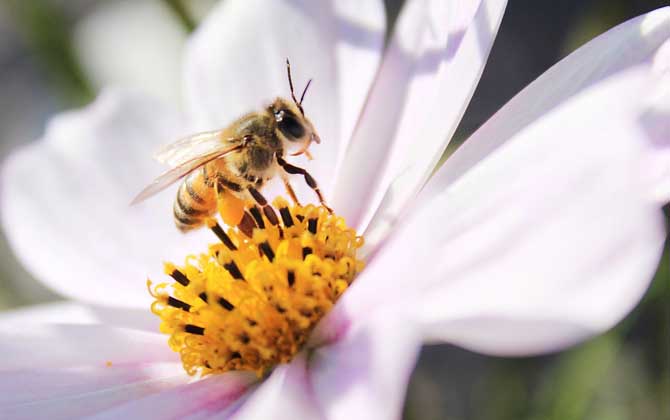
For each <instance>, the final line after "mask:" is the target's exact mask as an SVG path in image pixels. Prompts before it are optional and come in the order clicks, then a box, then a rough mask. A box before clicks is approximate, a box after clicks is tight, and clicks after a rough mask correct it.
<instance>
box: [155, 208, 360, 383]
mask: <svg viewBox="0 0 670 420" xmlns="http://www.w3.org/2000/svg"><path fill="white" fill-rule="evenodd" d="M273 205H274V207H275V208H276V209H277V210H278V212H279V215H280V216H281V217H274V218H272V217H271V219H274V220H273V221H274V223H275V224H273V223H272V222H271V219H268V218H267V217H265V216H264V215H263V214H262V212H261V211H259V209H258V208H257V207H254V206H247V208H248V209H247V211H248V212H249V214H251V215H252V216H253V219H254V224H255V228H254V229H253V234H252V235H251V237H248V236H246V235H245V234H244V233H242V232H241V231H240V230H239V229H238V228H228V229H227V230H226V231H224V230H223V229H222V228H221V227H220V226H219V225H218V223H216V221H214V220H212V221H211V222H210V227H211V228H212V230H213V231H214V233H216V235H217V236H218V237H219V239H220V240H221V242H219V243H216V244H212V245H210V246H209V250H208V252H207V253H203V254H200V255H189V256H188V257H187V258H186V261H185V263H184V265H183V266H179V267H178V266H175V265H174V264H171V263H166V264H165V272H166V273H167V274H168V275H169V276H171V277H172V278H173V279H174V280H175V281H174V282H170V283H160V284H157V285H152V283H151V281H150V280H149V281H148V282H147V283H148V287H149V291H150V293H151V295H152V296H153V297H154V298H155V302H154V303H153V304H152V305H151V311H152V312H153V313H154V314H156V315H158V316H159V317H160V318H161V321H162V322H161V326H160V330H161V332H163V333H165V334H169V335H170V339H169V341H168V343H169V345H170V347H171V348H172V350H174V351H176V352H179V354H180V355H181V360H182V363H183V364H184V369H185V370H186V372H188V374H190V375H194V374H198V373H199V374H201V375H207V374H212V373H221V372H226V371H229V370H248V371H254V372H256V373H257V374H258V375H263V374H265V373H266V372H268V371H269V370H271V369H272V368H273V367H274V366H276V365H277V364H279V363H287V362H289V361H290V360H291V359H292V358H293V357H294V356H295V355H296V353H298V351H300V349H301V347H302V346H303V344H304V343H305V342H306V340H307V338H308V337H309V334H310V332H311V331H312V329H313V328H314V327H315V325H316V324H317V322H319V320H320V319H321V318H322V317H323V316H324V315H325V314H326V313H327V312H328V311H329V310H330V309H331V307H332V306H333V305H334V303H335V302H336V301H337V299H338V298H339V297H340V296H341V295H342V293H343V292H344V291H345V290H346V289H347V287H348V286H349V285H350V284H351V282H352V281H353V279H354V277H355V276H356V274H357V273H359V272H360V271H361V270H362V268H363V262H362V261H361V260H358V259H357V258H356V251H357V249H358V248H360V247H361V246H362V245H363V238H362V237H360V236H357V234H356V231H355V230H353V229H351V228H349V227H347V225H346V224H345V222H344V219H342V218H341V217H338V216H336V215H331V214H329V213H328V212H327V211H326V210H325V209H324V208H323V207H315V206H312V205H308V206H305V207H299V206H293V207H289V205H288V203H287V202H286V200H284V199H283V198H277V199H276V200H275V201H274V203H273ZM266 210H269V208H268V209H266Z"/></svg>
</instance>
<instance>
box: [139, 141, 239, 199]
mask: <svg viewBox="0 0 670 420" xmlns="http://www.w3.org/2000/svg"><path fill="white" fill-rule="evenodd" d="M242 147H244V146H243V145H242V144H238V145H236V146H225V145H223V144H221V143H220V144H219V149H218V150H215V151H213V152H210V153H208V154H205V155H199V156H195V157H193V158H191V159H190V160H185V161H183V162H182V163H180V164H179V166H175V167H174V168H172V169H170V170H168V171H166V172H164V173H162V174H161V175H160V176H159V177H158V178H156V179H154V180H153V182H152V183H151V184H149V185H147V187H146V188H145V189H143V190H142V191H140V193H139V194H137V197H135V198H134V199H133V201H131V202H130V205H131V206H132V205H134V204H137V203H139V202H141V201H144V200H146V199H147V198H149V197H151V196H152V195H155V194H158V193H159V192H161V191H163V190H164V189H166V188H167V187H169V186H170V185H172V184H174V183H175V182H177V181H178V180H180V179H181V178H183V177H185V176H186V175H188V174H190V173H191V172H193V171H194V170H196V169H198V168H199V167H201V166H202V165H205V164H207V163H209V162H211V161H213V160H214V159H218V158H221V157H223V156H225V155H227V154H229V153H232V152H235V151H237V150H240V149H242Z"/></svg>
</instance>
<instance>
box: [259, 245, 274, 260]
mask: <svg viewBox="0 0 670 420" xmlns="http://www.w3.org/2000/svg"><path fill="white" fill-rule="evenodd" d="M258 248H259V249H260V250H261V251H262V252H263V254H264V255H265V256H266V257H268V260H270V262H272V261H274V259H275V253H274V251H273V250H272V247H271V246H270V243H269V242H268V241H264V242H262V243H261V244H259V245H258Z"/></svg>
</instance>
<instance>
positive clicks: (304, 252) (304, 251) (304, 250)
mask: <svg viewBox="0 0 670 420" xmlns="http://www.w3.org/2000/svg"><path fill="white" fill-rule="evenodd" d="M312 252H314V250H313V249H312V248H310V247H308V246H303V247H302V259H303V260H304V259H305V258H307V256H308V255H310V254H311V253H312Z"/></svg>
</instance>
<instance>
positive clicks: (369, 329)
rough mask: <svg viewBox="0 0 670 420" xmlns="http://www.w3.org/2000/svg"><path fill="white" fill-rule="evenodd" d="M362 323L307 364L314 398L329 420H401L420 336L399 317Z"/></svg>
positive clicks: (387, 314)
mask: <svg viewBox="0 0 670 420" xmlns="http://www.w3.org/2000/svg"><path fill="white" fill-rule="evenodd" d="M364 319H365V321H366V322H361V323H355V324H352V326H351V328H349V329H348V330H347V331H346V333H345V334H344V335H343V336H341V337H338V339H337V340H336V341H335V342H333V343H331V344H329V345H326V346H324V347H321V348H318V349H317V350H315V352H314V354H313V355H312V358H311V359H310V363H309V369H310V382H311V384H312V386H313V388H314V395H315V396H316V398H317V399H318V401H319V406H320V407H321V409H322V410H323V412H324V413H325V417H326V418H327V419H329V420H336V419H343V420H344V419H353V418H363V419H394V418H400V415H401V412H402V407H403V400H404V397H405V391H406V388H407V383H408V381H409V377H410V374H411V372H412V369H413V367H414V364H415V362H416V358H417V356H418V353H419V349H420V348H421V337H420V335H419V331H418V330H417V329H416V327H415V326H414V325H411V324H410V323H409V322H408V318H407V317H406V316H404V314H402V313H401V312H397V311H396V312H391V311H386V312H379V313H376V314H375V316H374V317H366V318H364ZM354 320H356V319H355V318H354Z"/></svg>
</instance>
